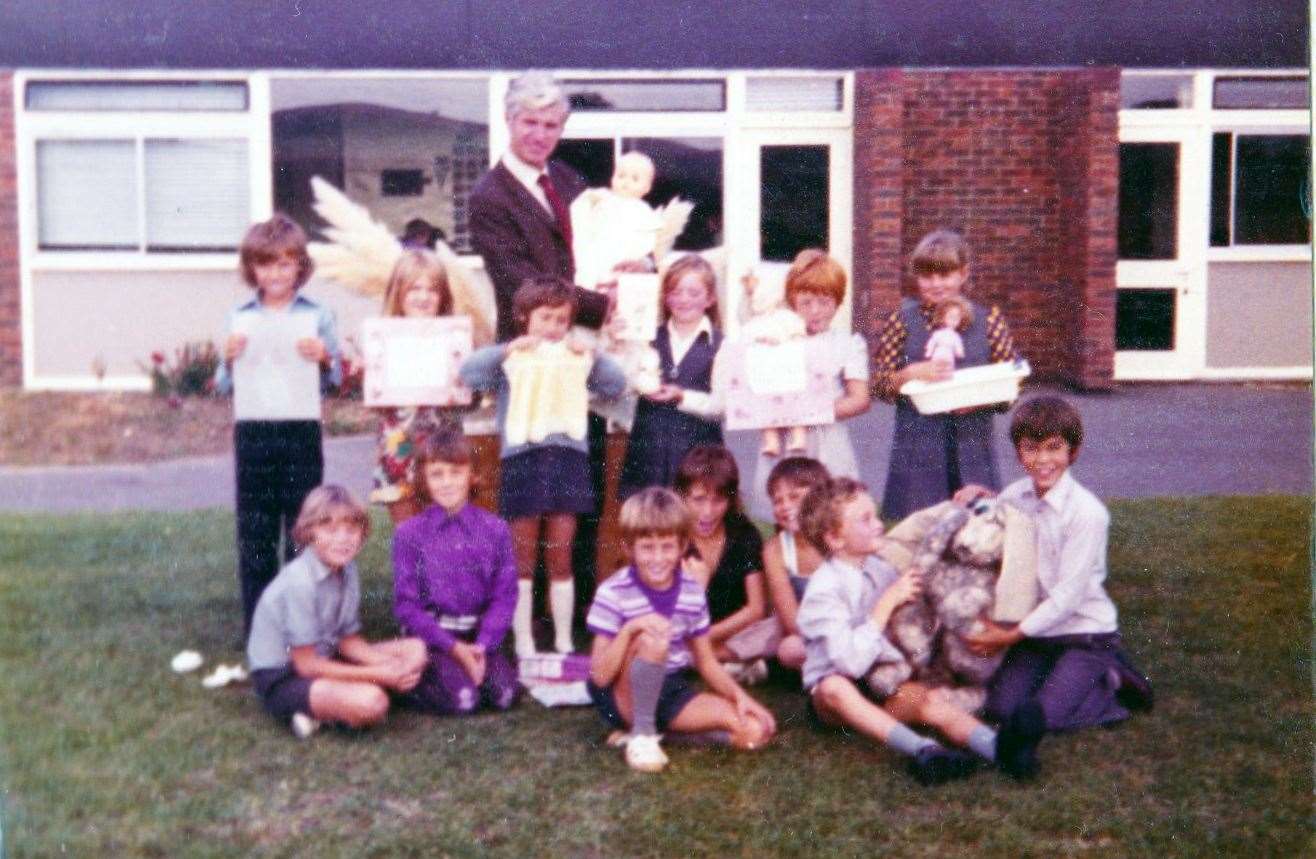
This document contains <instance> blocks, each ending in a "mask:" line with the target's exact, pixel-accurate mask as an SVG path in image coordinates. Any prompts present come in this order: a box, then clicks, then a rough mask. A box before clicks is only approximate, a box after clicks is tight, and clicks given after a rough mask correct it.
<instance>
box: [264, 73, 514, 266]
mask: <svg viewBox="0 0 1316 859" xmlns="http://www.w3.org/2000/svg"><path fill="white" fill-rule="evenodd" d="M488 89H489V87H488V81H487V80H485V79H483V78H479V79H469V78H463V79H446V78H445V79H434V78H397V79H393V78H385V79H362V78H334V77H316V78H289V79H277V80H274V81H272V82H271V85H270V98H271V107H272V109H273V110H272V113H273V116H272V123H273V144H274V146H273V149H274V201H275V206H276V207H277V208H279V209H280V210H282V211H285V212H287V213H288V214H289V215H291V216H292V217H293V218H294V219H296V220H297V221H298V222H299V223H301V224H302V225H303V226H304V227H306V228H307V229H308V230H310V231H311V232H312V233H317V234H318V233H319V231H320V229H321V228H322V227H323V226H324V223H323V221H321V220H320V218H319V217H318V216H317V215H316V214H315V213H314V211H313V210H312V208H311V205H312V203H313V202H314V197H313V196H312V194H311V186H310V179H311V177H312V176H316V175H319V176H322V177H324V178H325V179H327V180H328V181H329V182H330V183H332V184H333V185H335V186H337V187H339V188H342V189H343V190H344V191H345V192H346V193H347V196H348V197H350V198H351V199H352V200H354V201H355V202H357V203H359V204H361V205H363V206H364V207H365V208H366V209H368V210H369V211H370V214H371V216H372V217H374V218H375V219H376V220H378V221H381V222H382V223H384V224H385V225H386V226H387V227H388V228H389V229H390V230H392V231H393V232H394V233H395V234H397V235H400V234H401V233H402V229H403V227H404V226H405V225H406V223H407V222H408V221H410V220H411V219H413V218H424V219H425V220H427V221H429V222H430V223H431V224H433V225H435V226H437V227H438V228H439V229H441V230H442V231H443V233H444V235H445V237H446V240H447V241H448V243H449V244H450V245H452V247H453V248H454V249H455V250H457V251H459V252H462V253H469V252H470V250H471V248H470V235H469V224H468V221H467V217H468V208H467V206H468V200H469V197H470V191H471V186H472V185H473V184H474V183H475V180H476V179H477V178H479V176H480V175H482V174H483V173H484V171H485V170H486V169H487V168H488V166H489V126H488V114H489V94H488ZM403 177H405V186H406V190H407V191H408V193H396V192H397V191H398V189H399V188H400V187H401V186H399V184H398V180H399V179H401V178H403ZM416 191H419V193H414V192H416Z"/></svg>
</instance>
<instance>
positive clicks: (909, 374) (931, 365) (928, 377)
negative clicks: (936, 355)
mask: <svg viewBox="0 0 1316 859" xmlns="http://www.w3.org/2000/svg"><path fill="white" fill-rule="evenodd" d="M902 372H904V374H905V380H906V381H909V382H912V381H914V380H915V379H917V380H918V381H920V382H944V381H946V380H947V379H949V378H950V377H951V369H950V367H949V366H947V365H946V364H942V363H939V362H937V361H915V362H914V363H913V364H908V365H906V367H905V369H904V370H903V371H902Z"/></svg>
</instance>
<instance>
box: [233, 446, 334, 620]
mask: <svg viewBox="0 0 1316 859" xmlns="http://www.w3.org/2000/svg"><path fill="white" fill-rule="evenodd" d="M233 458H234V462H235V463H236V466H237V489H238V492H237V519H238V587H239V589H240V591H241V593H242V629H243V634H244V635H245V634H247V633H249V632H250V631H251V616H252V614H253V613H254V612H255V611H256V603H257V601H258V600H260V595H261V593H262V592H263V591H264V590H265V586H266V585H268V584H269V583H270V582H271V581H273V579H274V577H275V575H277V574H278V572H279V567H280V566H281V565H282V564H284V563H286V562H288V561H290V560H292V558H293V555H295V554H296V547H295V546H294V545H293V540H292V526H293V523H295V522H296V521H297V513H298V511H299V510H300V509H301V506H302V502H303V501H304V500H305V499H306V494H307V493H308V492H310V491H311V490H312V489H314V488H315V487H316V486H319V485H320V480H321V479H322V478H323V476H324V451H323V449H322V447H321V443H320V422H319V421H238V422H237V423H236V424H235V425H234V427H233ZM281 537H282V539H283V555H282V558H280V555H279V540H280V538H281Z"/></svg>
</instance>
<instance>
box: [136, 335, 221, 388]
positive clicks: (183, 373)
mask: <svg viewBox="0 0 1316 859" xmlns="http://www.w3.org/2000/svg"><path fill="white" fill-rule="evenodd" d="M138 366H140V367H141V368H142V369H143V370H145V371H146V373H147V375H148V376H150V377H151V393H153V394H155V395H156V396H157V397H208V396H210V395H211V394H213V393H214V378H215V370H216V368H218V367H219V350H218V349H216V348H215V344H214V343H211V342H210V341H208V340H206V341H200V342H196V343H184V344H183V345H182V346H180V347H179V348H177V349H175V350H174V355H173V360H172V361H171V360H169V358H168V357H166V355H165V353H164V352H152V353H151V363H150V364H149V365H147V364H142V363H141V362H138Z"/></svg>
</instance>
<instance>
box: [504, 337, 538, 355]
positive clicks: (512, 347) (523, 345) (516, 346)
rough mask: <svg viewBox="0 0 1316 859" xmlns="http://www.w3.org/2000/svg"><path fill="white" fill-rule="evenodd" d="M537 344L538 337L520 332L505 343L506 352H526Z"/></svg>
mask: <svg viewBox="0 0 1316 859" xmlns="http://www.w3.org/2000/svg"><path fill="white" fill-rule="evenodd" d="M538 345H539V338H538V337H535V336H533V335H531V334H522V335H521V336H520V337H517V338H516V339H514V340H512V341H511V342H510V343H508V344H507V351H508V352H528V351H530V350H531V349H533V348H535V347H536V346H538Z"/></svg>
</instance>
